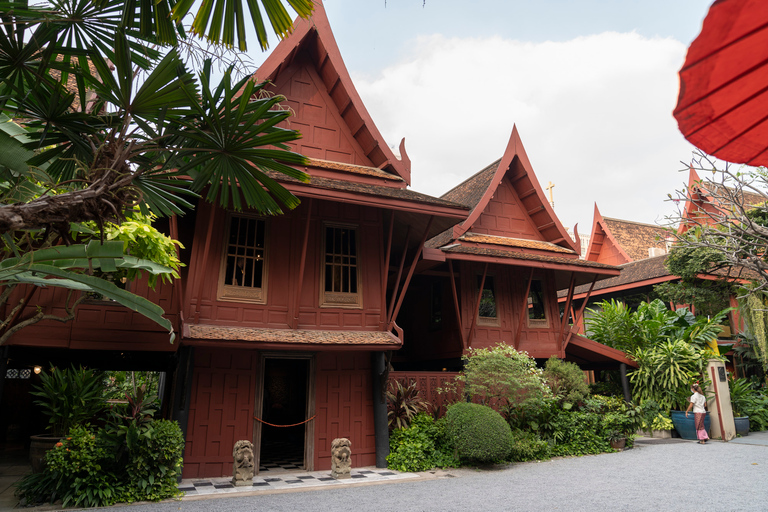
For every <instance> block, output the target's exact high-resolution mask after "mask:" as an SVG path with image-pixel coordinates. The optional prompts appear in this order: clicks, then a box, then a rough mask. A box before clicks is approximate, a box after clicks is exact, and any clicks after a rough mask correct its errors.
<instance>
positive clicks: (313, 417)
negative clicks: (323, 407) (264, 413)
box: [253, 414, 317, 427]
mask: <svg viewBox="0 0 768 512" xmlns="http://www.w3.org/2000/svg"><path fill="white" fill-rule="evenodd" d="M316 416H317V414H315V415H314V416H312V417H311V418H309V419H306V420H304V421H301V422H299V423H294V424H293V425H273V424H272V423H267V422H266V421H264V420H263V419H261V418H257V417H256V416H254V417H253V419H255V420H256V421H258V422H261V423H263V424H265V425H269V426H270V427H296V426H299V425H303V424H305V423H306V422H308V421H312V420H313V419H315V417H316Z"/></svg>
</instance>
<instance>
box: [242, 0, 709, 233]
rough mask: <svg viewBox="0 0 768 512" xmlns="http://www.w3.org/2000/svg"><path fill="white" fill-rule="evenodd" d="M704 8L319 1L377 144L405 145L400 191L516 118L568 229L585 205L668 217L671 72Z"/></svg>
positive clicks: (485, 143)
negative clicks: (407, 172) (404, 180)
mask: <svg viewBox="0 0 768 512" xmlns="http://www.w3.org/2000/svg"><path fill="white" fill-rule="evenodd" d="M710 3H711V2H710V0H672V1H669V0H664V1H662V0H602V1H601V0H536V1H531V0H498V1H492V0H477V1H474V2H467V1H466V0H426V4H425V5H424V6H422V0H387V1H386V3H385V0H325V6H326V11H327V13H328V18H329V20H330V23H331V27H332V29H333V32H334V35H335V37H336V40H337V43H338V45H339V48H340V50H341V54H342V57H343V59H344V61H345V63H346V65H347V68H348V69H349V72H350V74H351V75H352V80H353V82H354V83H355V85H356V87H357V90H358V92H359V93H360V96H361V97H362V99H363V102H364V103H365V105H366V107H367V108H368V111H369V112H370V114H371V116H372V117H373V120H374V122H375V123H376V125H377V126H378V128H379V130H380V131H381V133H382V135H383V136H384V138H385V139H386V140H387V142H388V143H389V144H390V145H391V146H396V145H397V144H399V142H400V139H401V138H402V137H405V138H406V149H407V150H408V154H409V156H410V157H411V160H412V178H413V179H412V188H413V189H414V190H417V191H419V192H424V193H427V194H431V195H435V196H439V195H441V194H443V193H445V192H446V191H448V190H450V189H451V188H452V187H454V186H455V185H457V184H458V183H460V182H462V181H463V180H465V179H467V178H468V177H470V176H471V175H473V174H474V173H476V172H477V171H479V170H480V169H482V168H483V167H484V166H486V165H487V164H489V163H491V162H493V161H494V160H496V159H497V158H499V157H501V155H502V153H503V151H504V149H505V147H506V143H507V140H508V139H509V136H510V133H511V132H512V126H513V124H516V125H517V127H518V130H519V131H520V136H521V138H522V141H523V144H524V146H525V148H526V151H527V153H528V157H529V158H530V160H531V163H532V165H533V168H534V171H535V172H536V175H537V176H538V179H539V182H540V183H541V184H542V186H546V184H547V182H549V181H552V182H553V183H555V189H554V199H555V212H556V213H557V214H558V216H559V217H560V220H561V221H562V222H563V224H564V225H565V226H567V227H571V228H572V227H573V225H574V224H575V223H577V222H578V223H579V228H580V231H581V232H582V233H588V232H589V230H590V227H591V222H592V211H593V207H594V203H595V202H596V203H597V205H598V207H599V208H600V211H601V213H602V214H603V215H604V216H607V217H615V218H621V219H627V220H635V221H639V222H647V223H653V222H655V221H656V220H662V219H663V217H664V216H665V215H668V214H670V213H672V211H673V206H672V205H671V204H670V203H669V202H668V201H666V199H667V194H669V193H672V194H673V195H674V191H675V189H679V188H681V187H682V185H683V183H684V182H685V181H686V180H687V173H681V172H679V171H680V169H681V168H683V164H681V163H680V161H681V160H682V161H686V162H687V161H689V160H690V157H691V151H692V149H693V148H692V146H691V145H690V144H688V143H687V142H686V141H685V140H684V139H683V137H682V136H681V135H680V133H679V131H678V130H677V123H676V122H675V120H674V118H673V117H672V110H673V109H674V106H675V103H676V101H677V93H678V79H677V71H678V70H679V68H680V66H681V65H682V63H683V61H684V59H685V51H686V48H687V47H688V45H689V44H690V42H691V41H692V40H693V39H694V38H695V37H696V35H697V34H698V32H699V30H700V29H701V22H702V20H703V18H704V16H705V15H706V12H707V10H708V8H709V4H710ZM273 47H274V45H273ZM257 52H258V50H251V56H252V58H253V59H254V61H255V62H256V63H259V62H261V61H262V60H263V59H264V57H265V56H263V55H257V54H256V53H257Z"/></svg>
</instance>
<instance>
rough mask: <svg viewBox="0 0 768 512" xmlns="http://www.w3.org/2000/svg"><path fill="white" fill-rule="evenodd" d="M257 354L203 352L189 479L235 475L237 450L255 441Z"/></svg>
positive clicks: (193, 406) (190, 434)
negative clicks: (244, 441)
mask: <svg viewBox="0 0 768 512" xmlns="http://www.w3.org/2000/svg"><path fill="white" fill-rule="evenodd" d="M257 364H258V353H257V352H256V351H244V350H224V349H217V350H215V351H214V350H211V349H197V350H196V352H195V369H194V377H193V384H192V399H191V402H190V415H189V423H188V426H187V429H188V430H187V441H186V451H185V457H184V478H210V477H221V476H231V475H232V447H233V446H234V444H235V442H237V441H239V440H241V439H247V440H252V439H253V407H254V401H255V395H254V393H255V391H256V375H257V371H256V369H257Z"/></svg>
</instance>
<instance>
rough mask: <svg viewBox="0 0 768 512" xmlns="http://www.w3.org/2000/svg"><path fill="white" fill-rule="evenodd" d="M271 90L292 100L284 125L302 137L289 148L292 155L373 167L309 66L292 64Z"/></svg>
mask: <svg viewBox="0 0 768 512" xmlns="http://www.w3.org/2000/svg"><path fill="white" fill-rule="evenodd" d="M270 90H271V91H273V92H275V93H276V94H283V95H285V96H286V97H289V98H291V101H290V106H291V108H292V109H293V113H294V115H293V116H291V118H290V119H289V120H288V121H287V122H286V123H285V124H286V126H287V127H289V128H291V129H294V130H299V131H300V132H301V134H302V138H301V139H299V140H298V141H296V142H294V143H290V144H289V145H290V146H292V148H293V149H294V150H295V151H298V152H299V153H301V154H303V155H306V156H309V157H313V158H321V159H324V160H332V161H335V162H344V163H350V164H358V165H368V166H372V165H373V163H372V162H371V160H370V159H369V158H368V157H367V156H366V152H365V150H364V149H363V148H362V147H361V146H360V144H359V143H358V142H357V141H356V140H355V138H354V136H353V135H352V132H351V131H350V128H349V126H348V125H347V123H346V122H345V121H344V120H343V119H342V117H341V115H340V113H339V109H338V107H337V106H336V103H335V102H334V100H333V99H332V98H331V96H329V95H328V92H327V88H326V86H325V84H324V83H323V80H322V78H321V77H320V76H319V75H318V73H317V70H316V69H315V67H314V65H313V64H312V63H311V62H309V61H306V60H301V59H299V60H297V62H294V63H293V64H291V65H290V66H289V67H288V68H287V69H286V70H284V71H283V72H281V73H280V76H279V77H278V78H277V80H276V82H275V84H274V86H272V87H270Z"/></svg>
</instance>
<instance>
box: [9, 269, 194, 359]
mask: <svg viewBox="0 0 768 512" xmlns="http://www.w3.org/2000/svg"><path fill="white" fill-rule="evenodd" d="M130 286H131V288H130V290H131V291H132V292H133V293H135V294H137V295H139V296H141V297H144V298H147V299H149V300H150V301H151V302H153V303H155V304H158V305H159V306H160V307H162V308H163V309H164V310H165V312H166V315H165V316H166V318H168V319H170V320H171V323H172V324H173V326H174V329H177V328H178V308H179V306H178V301H177V300H176V294H175V292H174V284H164V283H162V282H158V283H157V286H156V287H155V290H152V289H151V288H149V286H148V285H147V281H146V279H141V280H139V281H135V282H133V283H131V284H130ZM27 291H28V288H27V287H24V286H19V287H18V288H17V289H16V290H15V291H14V292H13V294H12V296H11V298H10V299H9V301H8V305H7V306H6V307H8V308H10V307H13V305H15V304H17V303H18V300H19V299H21V298H22V297H25V296H26V293H27ZM67 293H68V290H65V289H63V288H54V287H51V288H41V287H38V288H36V289H35V291H34V293H33V294H32V296H31V298H30V301H29V303H30V304H34V305H35V307H28V308H26V310H25V311H24V312H23V313H22V315H21V317H20V319H24V318H28V317H30V316H32V315H33V314H35V313H36V312H37V306H40V307H41V308H42V309H43V311H45V312H46V313H47V314H55V315H57V316H64V315H66V311H65V309H64V307H63V304H64V302H65V301H66V299H67ZM77 296H78V295H77V294H74V295H73V297H72V298H71V299H70V303H72V302H73V301H74V300H75V298H76V297H77ZM9 344H10V345H24V346H36V347H59V348H73V349H93V350H146V351H155V350H156V351H175V350H176V349H177V348H178V342H176V343H174V344H171V343H169V334H168V332H167V331H165V330H163V329H162V328H161V327H160V326H159V325H157V324H156V323H154V322H152V321H150V320H148V319H147V318H146V317H144V316H143V315H140V314H139V313H136V312H135V311H131V310H130V309H128V308H125V307H123V306H120V305H118V304H114V303H110V302H106V301H86V302H83V303H82V304H80V305H79V306H78V307H77V309H76V310H75V318H74V320H72V321H71V322H67V323H62V322H57V321H53V320H48V321H45V322H39V323H37V324H34V325H31V326H29V327H25V328H24V329H22V330H21V331H20V332H19V333H18V334H16V335H14V336H13V337H12V338H11V340H10V343H9Z"/></svg>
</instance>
